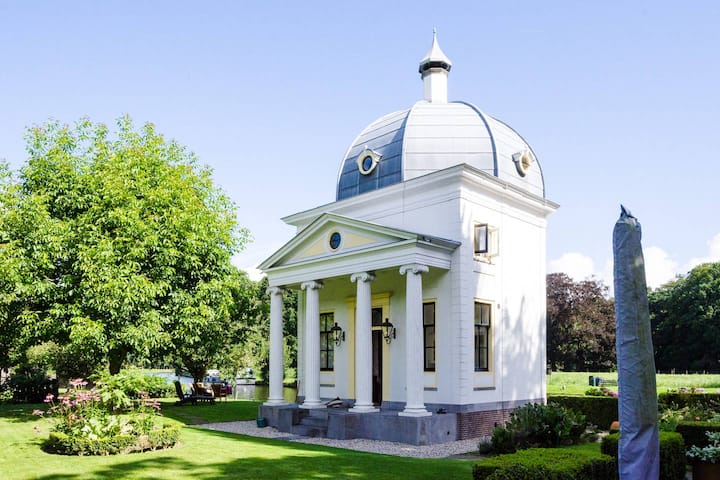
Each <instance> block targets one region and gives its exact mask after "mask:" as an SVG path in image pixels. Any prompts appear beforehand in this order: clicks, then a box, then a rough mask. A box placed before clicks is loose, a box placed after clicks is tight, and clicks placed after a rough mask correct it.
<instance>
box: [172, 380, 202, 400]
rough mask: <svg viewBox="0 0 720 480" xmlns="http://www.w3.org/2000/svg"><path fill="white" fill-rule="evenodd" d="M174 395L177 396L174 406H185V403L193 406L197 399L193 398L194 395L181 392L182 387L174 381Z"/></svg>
mask: <svg viewBox="0 0 720 480" xmlns="http://www.w3.org/2000/svg"><path fill="white" fill-rule="evenodd" d="M174 383H175V393H176V394H177V397H178V401H177V402H175V405H185V404H186V403H191V404H192V405H195V404H196V403H197V399H196V398H195V395H193V394H188V393H185V392H183V389H182V386H181V385H180V382H178V381H177V380H175V382H174Z"/></svg>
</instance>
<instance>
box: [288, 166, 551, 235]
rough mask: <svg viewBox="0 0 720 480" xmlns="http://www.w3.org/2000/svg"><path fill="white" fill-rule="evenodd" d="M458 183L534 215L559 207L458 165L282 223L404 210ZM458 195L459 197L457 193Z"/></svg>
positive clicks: (473, 169) (335, 203)
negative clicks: (416, 196)
mask: <svg viewBox="0 0 720 480" xmlns="http://www.w3.org/2000/svg"><path fill="white" fill-rule="evenodd" d="M460 182H464V183H465V184H466V185H468V186H469V187H471V188H473V189H477V190H480V191H482V192H486V193H488V194H494V195H495V196H496V197H497V198H498V199H502V200H505V201H507V200H511V201H512V202H513V203H515V204H516V205H517V206H519V207H521V208H529V209H530V210H532V211H533V212H534V213H536V214H539V215H542V216H543V217H547V216H548V215H550V214H551V213H552V212H554V211H555V210H556V209H557V208H558V207H559V205H558V204H557V203H555V202H553V201H551V200H548V199H546V198H543V197H540V196H537V195H534V194H532V193H529V192H526V191H524V190H523V189H521V188H519V187H516V186H515V185H512V184H510V183H508V182H505V181H503V180H500V179H499V178H497V177H496V176H494V175H491V174H489V173H487V172H484V171H482V170H479V169H477V168H475V167H472V166H470V165H468V164H461V165H455V166H453V167H449V168H445V169H443V170H438V171H436V172H432V173H428V174H427V175H423V176H421V177H417V178H413V179H411V180H408V181H405V182H402V183H398V184H395V185H390V186H387V187H384V188H381V189H378V190H373V191H371V192H367V193H363V194H360V195H356V196H353V197H350V198H346V199H344V200H339V201H336V202H332V203H328V204H325V205H321V206H319V207H315V208H312V209H310V210H304V211H302V212H298V213H294V214H292V215H288V216H287V217H284V218H283V219H282V220H283V221H284V222H285V223H287V224H289V225H293V226H296V227H298V226H302V225H307V224H309V223H310V222H312V221H313V220H315V219H316V218H317V217H319V216H320V215H322V214H323V213H326V212H338V213H340V214H345V213H346V212H347V214H351V212H352V211H353V210H355V207H356V206H361V205H365V204H367V203H368V202H372V203H374V204H376V205H379V206H380V205H393V204H396V205H397V207H396V208H403V206H402V203H401V202H396V200H398V199H401V198H403V197H405V196H407V195H408V194H412V193H415V192H419V193H422V195H423V196H424V197H432V196H433V193H435V192H438V193H439V191H440V189H441V188H442V187H443V186H449V185H453V184H458V183H460ZM458 187H459V185H458ZM457 195H459V192H458V194H457Z"/></svg>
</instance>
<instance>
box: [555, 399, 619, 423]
mask: <svg viewBox="0 0 720 480" xmlns="http://www.w3.org/2000/svg"><path fill="white" fill-rule="evenodd" d="M547 401H548V403H550V402H555V403H559V404H560V405H562V406H563V407H565V408H569V409H570V410H573V411H575V412H577V413H582V414H583V415H585V419H586V420H587V421H588V422H589V423H592V424H593V425H597V426H598V427H600V428H602V429H604V430H605V429H608V428H610V424H611V423H612V422H614V421H615V420H617V419H618V399H617V398H613V397H591V396H585V397H581V396H572V395H550V396H548V397H547Z"/></svg>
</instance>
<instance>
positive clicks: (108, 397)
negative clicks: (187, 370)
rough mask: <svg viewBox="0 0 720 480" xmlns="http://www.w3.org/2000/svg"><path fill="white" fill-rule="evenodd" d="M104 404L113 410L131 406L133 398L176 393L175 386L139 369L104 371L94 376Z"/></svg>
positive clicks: (155, 396)
mask: <svg viewBox="0 0 720 480" xmlns="http://www.w3.org/2000/svg"><path fill="white" fill-rule="evenodd" d="M93 379H94V380H95V382H96V383H97V385H98V393H99V394H100V397H101V398H102V401H103V403H104V404H106V405H108V407H109V408H110V409H111V410H114V411H121V410H125V409H127V408H129V407H130V406H132V404H133V400H135V399H138V398H140V397H142V396H143V395H147V396H149V397H151V398H158V397H165V396H169V394H173V393H174V391H175V390H174V387H173V386H172V385H171V384H169V383H168V382H167V380H165V379H164V378H160V377H156V376H154V375H146V374H144V373H142V372H141V371H140V370H138V369H128V370H123V371H122V372H120V373H118V374H116V375H110V374H109V373H103V374H100V375H97V376H95V377H93Z"/></svg>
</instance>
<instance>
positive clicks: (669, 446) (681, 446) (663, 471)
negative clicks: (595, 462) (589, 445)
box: [600, 431, 686, 480]
mask: <svg viewBox="0 0 720 480" xmlns="http://www.w3.org/2000/svg"><path fill="white" fill-rule="evenodd" d="M659 439H660V480H684V478H685V468H686V462H685V443H684V442H683V438H682V436H681V435H680V434H678V433H674V432H662V431H661V432H660V434H659ZM619 441H620V434H619V433H612V434H610V435H607V436H605V437H604V438H603V440H602V444H601V447H600V449H601V451H602V453H604V454H605V455H610V456H611V457H613V458H614V461H615V465H616V469H617V457H618V442H619Z"/></svg>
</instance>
